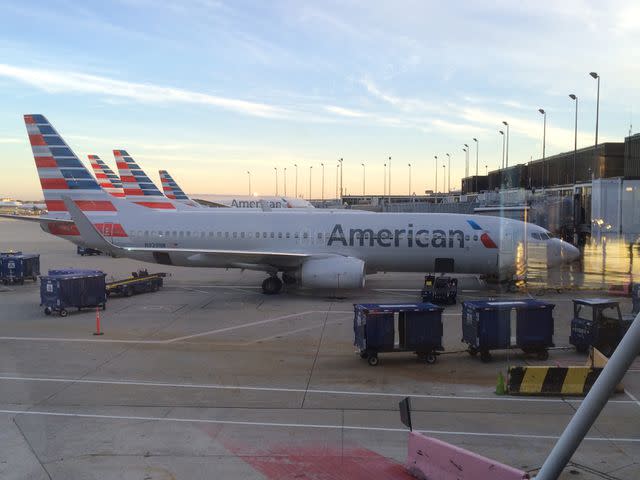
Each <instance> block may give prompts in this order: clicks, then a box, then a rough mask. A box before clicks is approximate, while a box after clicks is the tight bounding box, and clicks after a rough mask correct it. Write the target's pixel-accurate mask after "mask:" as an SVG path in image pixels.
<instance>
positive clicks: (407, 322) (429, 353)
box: [353, 303, 444, 366]
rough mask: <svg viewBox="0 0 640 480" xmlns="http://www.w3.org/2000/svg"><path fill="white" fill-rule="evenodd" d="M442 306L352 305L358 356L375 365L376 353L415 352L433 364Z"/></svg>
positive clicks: (439, 345)
mask: <svg viewBox="0 0 640 480" xmlns="http://www.w3.org/2000/svg"><path fill="white" fill-rule="evenodd" d="M442 310H443V308H442V307H439V306H437V305H434V304H432V303H411V304H406V303H403V304H376V303H365V304H356V305H354V317H353V331H354V345H355V346H356V347H357V349H358V353H359V354H360V358H363V359H366V360H367V362H368V363H369V365H371V366H376V365H378V354H379V353H387V352H415V353H416V355H418V358H419V359H421V360H423V361H425V362H426V363H429V364H431V363H435V361H436V359H437V355H438V352H442V351H444V348H443V347H442Z"/></svg>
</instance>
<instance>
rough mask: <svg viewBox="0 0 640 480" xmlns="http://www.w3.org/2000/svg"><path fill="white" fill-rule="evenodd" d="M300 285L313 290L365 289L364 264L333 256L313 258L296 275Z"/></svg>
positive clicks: (352, 258)
mask: <svg viewBox="0 0 640 480" xmlns="http://www.w3.org/2000/svg"><path fill="white" fill-rule="evenodd" d="M296 276H297V278H298V282H299V283H300V285H302V286H304V287H311V288H363V287H364V279H365V276H364V262H363V261H362V260H360V259H359V258H354V257H341V256H337V255H336V256H332V257H328V258H317V259H316V258H312V259H309V260H307V261H306V262H304V263H303V264H302V266H301V267H300V269H299V271H298V274H297V275H296Z"/></svg>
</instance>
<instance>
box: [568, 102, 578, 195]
mask: <svg viewBox="0 0 640 480" xmlns="http://www.w3.org/2000/svg"><path fill="white" fill-rule="evenodd" d="M569 98H570V99H571V100H575V102H576V121H575V127H574V133H573V184H574V185H575V183H576V155H577V154H578V97H577V96H576V95H574V94H573V93H571V94H569Z"/></svg>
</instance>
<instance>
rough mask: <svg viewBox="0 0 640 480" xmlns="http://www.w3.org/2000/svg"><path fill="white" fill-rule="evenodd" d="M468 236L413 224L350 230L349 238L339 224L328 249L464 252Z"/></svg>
mask: <svg viewBox="0 0 640 480" xmlns="http://www.w3.org/2000/svg"><path fill="white" fill-rule="evenodd" d="M464 242H465V237H464V232H463V231H462V230H453V229H449V230H442V229H433V230H427V229H424V228H419V229H414V226H413V224H412V223H409V224H408V225H407V228H396V229H393V230H391V229H388V228H382V229H380V230H373V229H372V228H350V229H349V230H348V234H345V230H344V228H343V227H342V224H340V223H337V224H336V225H335V226H334V227H333V230H332V231H331V235H330V236H329V240H328V241H327V246H329V247H330V246H332V245H342V246H344V247H353V246H358V247H374V246H378V247H409V248H412V247H414V246H415V247H419V248H427V247H431V248H464Z"/></svg>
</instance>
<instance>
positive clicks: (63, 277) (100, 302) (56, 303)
mask: <svg viewBox="0 0 640 480" xmlns="http://www.w3.org/2000/svg"><path fill="white" fill-rule="evenodd" d="M105 277H106V274H105V273H104V272H101V271H99V270H49V275H43V276H41V277H40V305H41V306H43V307H45V308H44V313H45V314H46V315H51V313H52V312H58V313H59V314H60V316H62V317H66V316H67V315H68V314H69V311H68V309H70V308H77V309H78V310H81V309H83V308H89V307H93V308H95V307H102V309H103V310H104V309H105V308H106V302H107V294H106V288H105Z"/></svg>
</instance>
